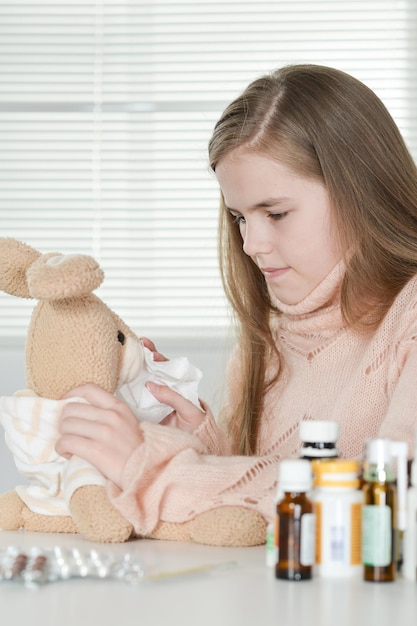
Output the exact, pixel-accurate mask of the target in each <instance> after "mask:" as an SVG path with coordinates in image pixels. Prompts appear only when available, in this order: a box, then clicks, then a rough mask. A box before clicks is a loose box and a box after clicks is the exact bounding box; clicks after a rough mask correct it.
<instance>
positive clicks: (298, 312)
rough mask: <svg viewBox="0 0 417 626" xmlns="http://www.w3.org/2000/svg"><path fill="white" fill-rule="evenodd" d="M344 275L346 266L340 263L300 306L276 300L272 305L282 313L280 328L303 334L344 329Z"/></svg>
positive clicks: (299, 303)
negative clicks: (342, 304) (342, 300)
mask: <svg viewBox="0 0 417 626" xmlns="http://www.w3.org/2000/svg"><path fill="white" fill-rule="evenodd" d="M344 273H345V264H344V262H343V261H339V263H337V265H335V267H334V268H333V269H332V270H331V272H330V273H329V274H328V275H327V276H326V277H325V278H324V279H323V280H322V282H321V283H320V284H319V285H317V287H316V288H315V289H313V291H312V292H311V293H309V294H308V296H306V297H305V298H304V299H303V300H301V301H300V302H298V303H297V304H284V303H283V302H280V300H278V298H276V297H274V299H273V302H274V304H275V305H276V307H277V309H278V311H280V312H281V315H280V316H279V326H280V328H281V329H285V328H286V329H288V330H290V331H292V332H299V333H302V334H304V333H309V332H315V331H317V330H320V329H321V330H322V331H324V332H326V330H333V331H334V330H336V329H341V328H342V327H343V318H342V314H341V310H340V285H341V282H342V278H343V276H344Z"/></svg>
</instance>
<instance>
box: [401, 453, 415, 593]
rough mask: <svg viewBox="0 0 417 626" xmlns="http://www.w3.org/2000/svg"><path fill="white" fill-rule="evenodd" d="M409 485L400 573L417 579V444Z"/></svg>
mask: <svg viewBox="0 0 417 626" xmlns="http://www.w3.org/2000/svg"><path fill="white" fill-rule="evenodd" d="M410 482H411V485H410V487H409V488H408V491H407V520H406V529H405V532H404V540H403V566H402V575H403V577H404V578H406V579H407V580H414V581H416V580H417V445H416V450H415V452H414V459H413V462H412V464H411V475H410Z"/></svg>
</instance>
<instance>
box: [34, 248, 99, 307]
mask: <svg viewBox="0 0 417 626" xmlns="http://www.w3.org/2000/svg"><path fill="white" fill-rule="evenodd" d="M103 278H104V272H103V270H102V269H101V267H100V266H99V264H98V263H97V261H96V260H95V259H93V257H91V256H87V255H86V254H58V253H49V254H43V255H42V256H41V257H40V258H39V259H38V260H37V261H36V263H34V264H33V265H31V266H30V267H29V268H28V271H27V280H28V285H29V291H30V295H31V296H32V298H36V299H37V300H42V301H44V302H46V301H59V300H65V299H67V298H83V297H85V296H88V295H89V294H91V293H92V292H93V291H94V290H95V289H97V287H99V286H100V285H101V283H102V281H103Z"/></svg>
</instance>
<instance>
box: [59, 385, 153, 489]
mask: <svg viewBox="0 0 417 626" xmlns="http://www.w3.org/2000/svg"><path fill="white" fill-rule="evenodd" d="M74 396H77V397H82V398H84V399H85V400H86V402H87V403H88V404H84V403H81V402H76V401H75V402H68V403H67V404H65V405H64V407H63V410H62V413H61V422H60V432H61V437H60V438H59V439H58V441H57V443H56V446H55V449H56V451H57V452H58V454H61V455H62V456H65V457H67V458H69V457H71V456H72V455H73V454H75V455H77V456H80V457H81V458H83V459H85V460H87V461H88V462H89V463H91V464H92V465H94V466H95V467H96V468H97V469H98V470H99V471H100V472H101V473H102V474H103V475H104V476H105V477H106V478H108V479H109V480H111V481H112V482H113V483H114V484H116V485H118V486H119V487H121V484H122V476H123V470H124V467H125V465H126V461H127V459H128V458H129V457H130V455H131V454H132V452H133V451H134V450H135V449H136V448H137V447H138V446H140V445H141V443H143V436H142V433H141V429H140V424H139V421H138V419H137V418H136V416H135V415H134V414H133V413H132V411H131V410H130V408H129V407H128V406H127V404H125V403H124V402H122V401H121V400H119V399H117V398H115V397H114V396H113V395H112V394H111V393H109V392H107V391H105V390H104V389H102V388H101V387H99V386H98V385H95V384H92V383H89V384H87V385H82V386H81V387H77V388H75V389H72V390H71V391H70V392H68V393H67V394H65V396H64V398H71V397H74Z"/></svg>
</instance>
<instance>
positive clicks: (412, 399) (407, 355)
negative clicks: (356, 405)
mask: <svg viewBox="0 0 417 626" xmlns="http://www.w3.org/2000/svg"><path fill="white" fill-rule="evenodd" d="M395 367H396V368H397V370H398V371H399V372H400V373H399V377H398V380H397V383H396V385H395V389H394V390H393V392H392V395H391V399H390V402H389V405H388V410H387V413H386V415H385V418H384V420H383V422H382V423H381V426H380V429H379V432H378V437H383V438H387V439H394V440H396V441H405V442H407V444H408V456H409V458H412V457H413V455H414V447H415V442H416V435H417V384H416V382H417V379H416V373H417V335H413V336H412V337H410V338H409V339H408V340H406V341H403V342H401V344H398V346H397V360H396V363H395Z"/></svg>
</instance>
